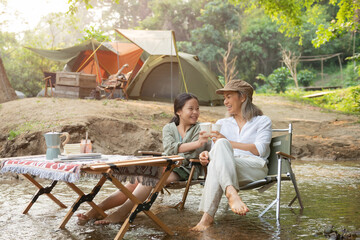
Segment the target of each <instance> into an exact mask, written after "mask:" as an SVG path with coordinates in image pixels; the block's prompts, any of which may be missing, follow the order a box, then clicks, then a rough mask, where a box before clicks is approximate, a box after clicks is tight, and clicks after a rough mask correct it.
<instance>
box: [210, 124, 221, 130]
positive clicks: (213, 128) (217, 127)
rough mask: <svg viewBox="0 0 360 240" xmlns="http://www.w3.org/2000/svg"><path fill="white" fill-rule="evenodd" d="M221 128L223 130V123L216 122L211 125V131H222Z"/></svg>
mask: <svg viewBox="0 0 360 240" xmlns="http://www.w3.org/2000/svg"><path fill="white" fill-rule="evenodd" d="M220 130H221V124H216V123H213V124H212V125H211V131H213V132H214V131H217V132H220Z"/></svg>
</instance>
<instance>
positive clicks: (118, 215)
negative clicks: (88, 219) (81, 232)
mask: <svg viewBox="0 0 360 240" xmlns="http://www.w3.org/2000/svg"><path fill="white" fill-rule="evenodd" d="M126 218H127V213H125V214H124V213H123V212H122V211H119V210H117V211H115V212H113V213H111V214H110V215H108V216H107V217H106V218H104V219H102V220H98V221H95V222H94V223H95V225H108V224H112V223H123V222H124V221H125V219H126Z"/></svg>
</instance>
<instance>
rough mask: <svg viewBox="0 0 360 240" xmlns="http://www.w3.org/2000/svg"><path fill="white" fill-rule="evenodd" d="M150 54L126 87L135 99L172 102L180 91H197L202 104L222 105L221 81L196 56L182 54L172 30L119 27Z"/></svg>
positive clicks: (130, 95) (195, 92)
mask: <svg viewBox="0 0 360 240" xmlns="http://www.w3.org/2000/svg"><path fill="white" fill-rule="evenodd" d="M116 31H117V32H118V33H120V34H121V35H123V36H124V37H125V38H127V39H128V40H129V41H131V42H133V43H134V44H136V45H137V46H138V47H140V48H142V49H143V50H144V51H146V52H147V53H149V54H150V57H149V58H148V59H147V60H146V62H145V63H144V65H143V66H142V67H141V69H140V70H139V72H138V73H137V75H136V76H135V77H133V78H132V80H131V82H130V83H129V84H128V87H127V89H126V92H127V95H128V96H129V98H132V99H143V100H152V101H171V102H172V101H173V99H174V98H175V97H176V96H177V95H178V94H180V93H183V92H190V93H193V94H195V95H196V96H197V97H198V98H199V101H200V103H201V104H206V105H210V104H216V105H217V104H220V103H221V102H222V97H221V96H219V95H216V94H215V90H216V89H218V88H222V85H221V83H220V82H219V81H218V79H217V78H216V75H215V74H214V73H212V72H211V71H210V70H209V69H208V68H207V67H206V66H205V64H203V63H202V62H200V61H199V59H198V57H197V56H195V55H191V54H187V53H179V52H178V51H177V47H176V41H175V34H174V32H173V31H147V30H124V29H116Z"/></svg>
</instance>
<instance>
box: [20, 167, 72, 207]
mask: <svg viewBox="0 0 360 240" xmlns="http://www.w3.org/2000/svg"><path fill="white" fill-rule="evenodd" d="M23 176H24V177H25V178H26V179H28V180H29V181H30V182H31V183H32V184H34V185H35V186H36V187H37V188H38V189H39V190H38V191H37V192H36V193H35V195H34V196H33V198H32V199H31V202H30V203H29V204H28V205H27V207H26V208H25V210H24V211H23V214H27V213H28V212H29V210H30V208H31V207H32V205H33V204H34V203H35V202H36V200H37V199H38V198H39V196H40V195H42V194H46V195H47V196H48V197H49V198H50V199H51V200H53V201H54V202H55V203H56V204H57V205H59V207H62V208H66V206H65V205H64V204H63V203H62V202H60V200H59V199H57V198H56V197H55V196H54V195H52V194H51V191H52V190H53V188H54V187H55V185H56V184H57V181H53V182H52V183H51V185H50V186H48V187H43V186H42V185H41V184H40V183H38V182H37V181H36V180H35V179H34V178H33V177H32V176H30V175H29V174H23Z"/></svg>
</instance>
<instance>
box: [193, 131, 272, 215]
mask: <svg viewBox="0 0 360 240" xmlns="http://www.w3.org/2000/svg"><path fill="white" fill-rule="evenodd" d="M209 158H210V163H209V165H208V168H207V176H206V181H205V186H204V191H203V195H202V198H201V202H200V206H199V210H200V211H203V212H206V213H208V214H209V215H210V216H212V217H214V215H215V213H216V211H217V209H218V206H219V204H220V200H221V197H222V195H223V193H224V192H225V189H226V187H227V186H230V185H232V186H234V188H235V189H236V190H239V186H242V185H245V184H247V183H249V182H253V181H256V180H260V179H263V178H265V176H266V175H267V172H268V168H267V164H266V162H265V161H264V160H263V159H262V158H260V157H257V156H250V155H242V156H235V157H234V151H233V148H232V146H231V144H230V142H229V141H228V140H227V139H225V138H221V139H219V140H217V141H216V143H215V144H214V145H213V146H212V148H211V151H210V153H209Z"/></svg>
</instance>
